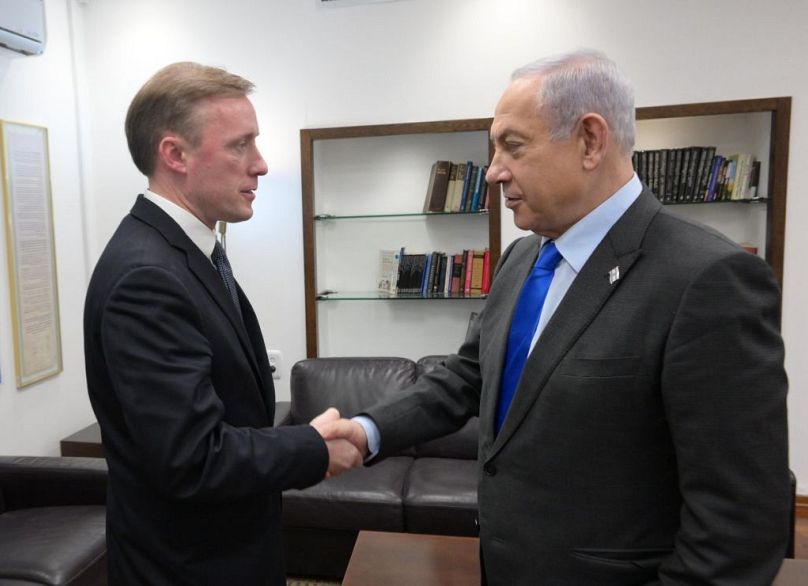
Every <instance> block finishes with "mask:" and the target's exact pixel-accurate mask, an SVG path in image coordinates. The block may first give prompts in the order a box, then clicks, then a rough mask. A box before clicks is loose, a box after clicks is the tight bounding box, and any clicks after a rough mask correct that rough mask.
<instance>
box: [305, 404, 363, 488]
mask: <svg viewBox="0 0 808 586" xmlns="http://www.w3.org/2000/svg"><path fill="white" fill-rule="evenodd" d="M310 425H311V426H312V427H314V429H316V430H317V431H318V433H319V434H320V435H321V436H322V437H323V439H324V440H325V443H326V446H327V447H328V471H327V472H326V474H325V477H326V478H331V477H332V476H337V475H338V474H342V473H343V472H346V471H348V470H351V469H352V468H357V467H359V466H361V465H362V462H363V461H364V459H365V456H366V455H367V453H368V438H367V435H365V430H364V429H363V428H362V426H361V425H359V424H358V423H357V422H356V421H352V420H350V419H343V418H342V417H341V416H340V413H339V411H338V410H337V409H336V408H334V407H329V408H328V409H326V410H325V411H323V412H322V413H321V414H320V415H318V416H317V417H315V418H314V419H312V420H311V424H310Z"/></svg>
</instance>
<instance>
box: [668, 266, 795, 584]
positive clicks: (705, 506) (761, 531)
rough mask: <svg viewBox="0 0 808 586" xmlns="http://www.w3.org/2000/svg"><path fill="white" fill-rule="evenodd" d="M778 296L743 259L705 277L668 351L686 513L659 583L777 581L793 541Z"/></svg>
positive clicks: (680, 315) (766, 276)
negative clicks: (790, 535) (788, 544)
mask: <svg viewBox="0 0 808 586" xmlns="http://www.w3.org/2000/svg"><path fill="white" fill-rule="evenodd" d="M779 307H780V295H779V288H778V286H777V283H776V281H775V279H774V276H773V274H772V273H771V270H770V269H769V267H768V265H766V264H765V263H764V262H763V261H762V260H761V259H759V258H757V257H755V256H753V255H750V254H748V253H746V252H738V253H734V254H732V255H731V256H729V257H726V258H723V259H721V260H719V261H717V262H715V263H713V264H712V265H711V266H709V267H708V268H707V269H706V270H704V271H703V272H702V274H700V275H698V276H697V277H696V278H695V279H694V280H693V282H692V283H691V285H690V287H689V288H688V289H687V291H686V293H685V295H684V296H683V298H682V301H681V305H680V307H679V308H678V310H677V313H676V316H675V318H674V322H673V327H672V330H671V334H670V338H669V341H668V345H667V347H666V349H665V357H664V371H663V373H662V380H661V385H662V388H661V390H662V395H663V400H664V402H665V409H666V413H667V415H668V424H669V426H670V431H671V434H672V437H673V441H674V445H675V450H676V457H677V465H678V472H679V482H680V485H679V488H680V491H681V494H682V499H683V505H682V510H681V528H680V531H679V533H678V535H677V538H676V542H675V549H674V553H673V555H672V556H671V557H670V558H668V559H667V560H666V561H665V562H664V563H663V564H662V566H661V567H660V574H659V577H660V583H661V584H666V585H670V584H697V583H698V584H718V583H721V584H737V585H738V586H741V585H744V586H750V585H761V586H762V585H764V584H770V583H771V581H772V579H773V578H774V576H775V574H776V573H777V570H778V568H779V566H780V564H781V562H782V559H783V556H784V553H785V549H786V539H787V526H788V506H789V496H788V495H789V477H788V438H787V417H786V392H787V386H788V384H787V380H786V374H785V371H784V369H783V356H784V349H783V343H782V339H781V337H780V334H779V320H780V313H779V312H780V310H779Z"/></svg>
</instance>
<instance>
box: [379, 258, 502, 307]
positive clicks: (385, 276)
mask: <svg viewBox="0 0 808 586" xmlns="http://www.w3.org/2000/svg"><path fill="white" fill-rule="evenodd" d="M490 287H491V254H490V252H489V250H488V249H487V248H486V249H484V250H464V251H463V252H460V253H457V254H446V253H445V252H428V253H423V254H418V253H416V254H409V253H406V252H405V251H404V248H401V249H400V250H380V251H379V279H378V289H379V291H380V292H384V293H389V294H393V295H398V296H403V297H406V296H412V297H481V296H484V295H488V289H489V288H490Z"/></svg>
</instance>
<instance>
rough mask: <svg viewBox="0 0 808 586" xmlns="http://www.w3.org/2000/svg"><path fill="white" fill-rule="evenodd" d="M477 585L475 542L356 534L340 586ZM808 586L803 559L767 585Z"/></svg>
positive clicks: (786, 564) (788, 562)
mask: <svg viewBox="0 0 808 586" xmlns="http://www.w3.org/2000/svg"><path fill="white" fill-rule="evenodd" d="M479 583H480V550H479V540H478V539H477V538H476V537H447V536H444V535H419V534H415V533H380V532H377V531H360V532H359V537H358V538H357V540H356V545H355V546H354V550H353V554H352V555H351V561H350V562H349V563H348V569H347V571H346V572H345V578H344V579H343V581H342V586H379V585H382V586H413V584H417V585H418V586H472V585H475V584H479ZM806 585H808V560H785V561H784V562H783V566H782V568H780V572H779V573H778V574H777V577H776V578H775V580H774V582H773V583H772V586H806Z"/></svg>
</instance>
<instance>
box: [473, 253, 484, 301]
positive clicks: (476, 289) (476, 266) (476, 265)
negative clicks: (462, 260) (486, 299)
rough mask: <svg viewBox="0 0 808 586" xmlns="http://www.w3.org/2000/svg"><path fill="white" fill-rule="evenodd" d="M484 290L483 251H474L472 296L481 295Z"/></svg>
mask: <svg viewBox="0 0 808 586" xmlns="http://www.w3.org/2000/svg"><path fill="white" fill-rule="evenodd" d="M482 292H483V251H482V250H474V251H472V260H471V291H470V295H471V296H472V297H479V296H480V295H482Z"/></svg>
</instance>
